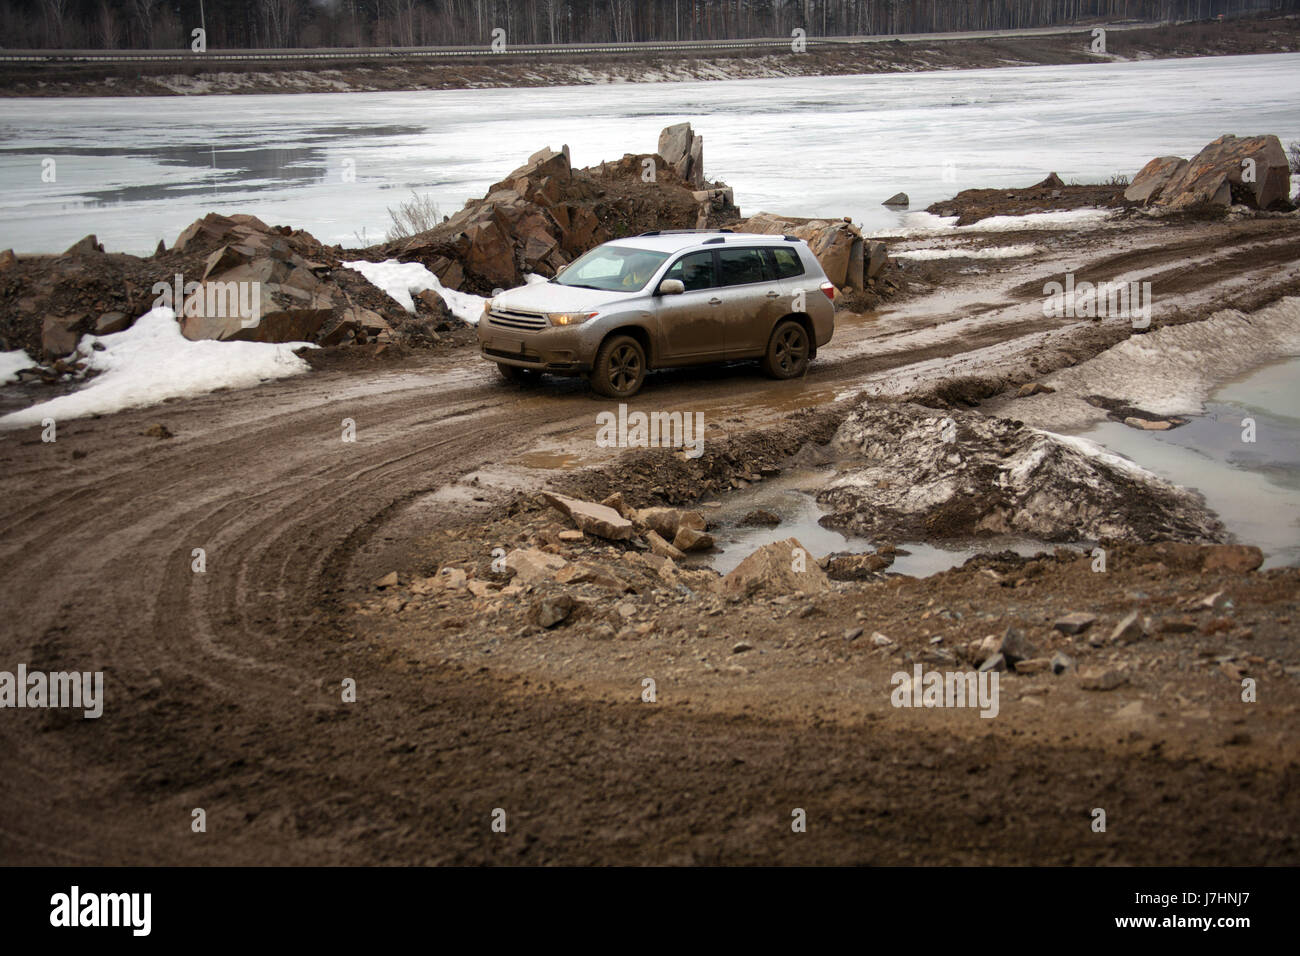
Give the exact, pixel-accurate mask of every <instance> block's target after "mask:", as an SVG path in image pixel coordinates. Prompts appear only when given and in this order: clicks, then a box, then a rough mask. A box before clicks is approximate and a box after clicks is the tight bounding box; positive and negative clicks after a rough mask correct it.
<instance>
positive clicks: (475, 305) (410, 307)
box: [343, 259, 485, 325]
mask: <svg viewBox="0 0 1300 956" xmlns="http://www.w3.org/2000/svg"><path fill="white" fill-rule="evenodd" d="M343 264H344V265H345V266H347V267H348V268H349V269H355V270H356V271H357V272H360V273H361V274H362V275H363V276H365V277H366V279H367V280H369V282H370V283H371V285H375V286H378V287H379V288H380V289H383V290H384V291H385V292H387V293H388V294H389V295H390V296H392V297H393V298H394V299H395V300H397V302H398V304H399V305H401V307H402V308H404V309H405V310H406V311H407V312H414V311H415V300H414V299H413V298H412V296H414V295H416V294H417V293H420V292H423V291H424V290H425V289H432V290H433V291H434V292H436V293H438V295H440V296H442V301H444V302H446V303H447V308H449V309H451V314H452V315H454V316H456V318H458V319H460V320H461V321H463V322H468V323H469V324H470V325H477V324H478V319H479V316H480V315H482V314H483V302H484V301H485V300H484V298H483V296H481V295H471V294H470V293H468V292H457V291H456V290H455V289H448V288H447V287H446V286H444V285H443V284H442V283H441V282H439V281H438V277H437V276H436V275H434V274H433V273H432V272H430V271H429V270H428V269H426V268H425V267H424V266H422V265H421V264H420V263H418V262H398V261H397V260H396V259H388V260H386V261H385V262H364V261H357V262H345V263H343Z"/></svg>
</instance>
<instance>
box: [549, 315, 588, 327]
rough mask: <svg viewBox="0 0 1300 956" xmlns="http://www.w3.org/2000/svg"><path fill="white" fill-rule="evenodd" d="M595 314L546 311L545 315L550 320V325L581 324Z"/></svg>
mask: <svg viewBox="0 0 1300 956" xmlns="http://www.w3.org/2000/svg"><path fill="white" fill-rule="evenodd" d="M596 315H597V313H595V312H548V313H547V314H546V317H547V318H548V319H550V320H551V325H581V324H582V323H583V322H586V321H587V320H588V319H593V318H595V317H596Z"/></svg>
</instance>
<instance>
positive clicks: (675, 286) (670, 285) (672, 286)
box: [659, 279, 686, 295]
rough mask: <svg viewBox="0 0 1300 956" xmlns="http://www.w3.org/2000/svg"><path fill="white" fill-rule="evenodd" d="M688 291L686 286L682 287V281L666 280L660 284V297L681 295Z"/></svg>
mask: <svg viewBox="0 0 1300 956" xmlns="http://www.w3.org/2000/svg"><path fill="white" fill-rule="evenodd" d="M685 291H686V286H684V285H682V280H681V279H665V280H664V281H663V282H661V283H659V294H660V295H681V294H682V293H683V292H685Z"/></svg>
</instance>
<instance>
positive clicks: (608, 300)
mask: <svg viewBox="0 0 1300 956" xmlns="http://www.w3.org/2000/svg"><path fill="white" fill-rule="evenodd" d="M636 294H637V293H635V292H609V291H607V290H605V289H578V288H575V287H574V286H571V285H560V284H559V283H557V282H534V283H533V284H532V285H524V286H520V287H519V288H517V289H508V290H506V291H505V292H501V293H499V294H497V295H494V296H493V297H492V305H493V306H494V307H495V308H498V309H522V310H523V311H525V312H582V311H584V310H588V309H589V310H591V311H592V312H595V311H596V310H597V309H599V308H600V307H601V306H605V305H613V304H614V303H617V302H623V301H625V300H627V299H629V298H631V297H632V296H634V295H636Z"/></svg>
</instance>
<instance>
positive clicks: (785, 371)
mask: <svg viewBox="0 0 1300 956" xmlns="http://www.w3.org/2000/svg"><path fill="white" fill-rule="evenodd" d="M810 351H811V350H810V348H809V345H808V331H807V330H806V329H805V328H804V327H803V325H801V324H800V323H799V322H796V321H795V320H794V319H784V320H782V321H780V322H778V323H777V324H776V328H775V329H773V330H772V338H771V339H769V340H768V343H767V353H766V354H765V355H764V356H763V358H762V360H761V361H760V362H759V365H761V366H762V369H763V374H764V375H769V376H771V377H772V378H798V377H799V376H800V375H802V374H803V373H804V372H806V371H807V370H808V354H809V352H810Z"/></svg>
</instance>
